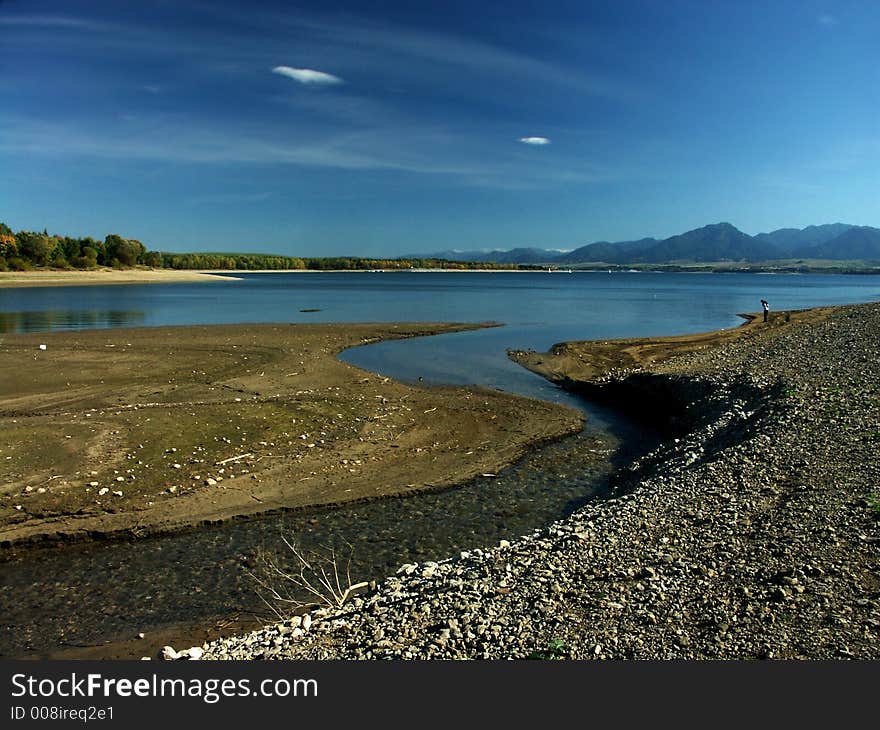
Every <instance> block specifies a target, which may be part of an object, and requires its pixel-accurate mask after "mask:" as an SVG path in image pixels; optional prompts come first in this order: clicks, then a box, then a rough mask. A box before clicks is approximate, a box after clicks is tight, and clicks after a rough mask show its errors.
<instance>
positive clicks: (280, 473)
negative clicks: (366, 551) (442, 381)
mask: <svg viewBox="0 0 880 730" xmlns="http://www.w3.org/2000/svg"><path fill="white" fill-rule="evenodd" d="M477 326H478V325H443V324H437V325H433V324H410V325H407V324H399V325H395V324H368V325H357V324H354V325H350V324H341V325H304V324H303V325H300V324H297V325H290V324H279V325H256V326H251V325H248V326H240V325H237V326H213V327H165V328H139V329H132V330H121V329H114V330H92V331H82V332H57V333H51V334H45V333H42V334H22V335H6V336H3V337H2V339H0V393H2V396H0V428H2V433H3V441H2V443H0V484H2V488H0V541H2V543H3V544H4V545H6V546H8V545H9V544H10V543H13V542H16V541H21V540H38V539H45V538H65V539H74V538H83V537H88V536H99V535H100V536H106V535H109V534H124V535H144V534H148V533H151V532H156V531H165V530H171V529H176V528H179V527H182V526H186V525H194V524H199V523H204V522H213V521H220V520H226V519H230V518H232V517H236V516H241V515H249V514H256V513H262V512H268V511H272V510H279V509H297V508H305V507H308V506H313V505H335V504H341V503H345V502H351V501H356V500H372V499H376V498H379V497H387V496H392V495H398V494H402V493H409V492H415V491H423V490H429V489H441V488H443V487H448V486H450V485H454V484H458V483H461V482H464V481H466V480H468V479H470V478H472V477H474V476H478V475H480V474H483V473H493V472H495V471H497V470H498V469H499V468H501V467H502V466H504V465H506V464H509V463H511V462H512V461H514V460H515V459H516V458H517V457H519V456H520V455H521V454H522V453H523V452H524V451H525V449H526V448H528V447H529V446H530V445H532V444H535V443H537V442H541V441H544V440H547V439H553V438H557V437H559V436H562V435H564V434H567V433H572V432H575V431H577V430H579V429H580V428H581V426H582V422H583V416H582V414H580V413H579V412H576V411H574V410H572V409H569V408H565V407H562V406H557V405H554V404H549V403H544V402H540V401H533V400H530V399H526V398H521V397H517V396H512V395H507V394H503V393H500V392H498V391H490V390H481V389H468V388H429V387H417V386H410V385H404V384H401V383H397V382H395V381H393V380H391V379H389V378H385V377H381V376H377V375H375V374H372V373H368V372H365V371H362V370H359V369H357V368H354V367H352V366H350V365H347V364H345V363H342V362H341V361H339V360H338V359H337V358H336V357H335V355H336V354H337V353H338V352H340V351H341V350H342V349H344V348H347V347H351V346H355V345H359V344H364V343H368V342H375V341H377V340H380V339H389V338H402V337H414V336H418V335H430V334H437V333H442V332H450V331H458V330H463V329H472V328H474V327H477ZM42 345H45V349H42V348H41V346H42Z"/></svg>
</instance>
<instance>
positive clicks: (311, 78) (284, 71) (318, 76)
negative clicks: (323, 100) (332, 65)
mask: <svg viewBox="0 0 880 730" xmlns="http://www.w3.org/2000/svg"><path fill="white" fill-rule="evenodd" d="M272 73H273V74H279V75H281V76H286V77H287V78H289V79H293V80H294V81H298V82H299V83H301V84H317V85H319V86H329V85H333V84H341V83H343V81H342V79H341V78H339V77H338V76H334V75H333V74H328V73H326V72H324V71H315V70H314V69H310V68H291V67H290V66H276V67H275V68H273V69H272Z"/></svg>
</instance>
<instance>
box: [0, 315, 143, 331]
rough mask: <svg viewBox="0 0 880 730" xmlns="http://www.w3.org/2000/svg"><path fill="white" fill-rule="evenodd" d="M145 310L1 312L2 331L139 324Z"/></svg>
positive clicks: (92, 327) (141, 323)
mask: <svg viewBox="0 0 880 730" xmlns="http://www.w3.org/2000/svg"><path fill="white" fill-rule="evenodd" d="M145 319H146V313H145V312H144V311H143V310H142V309H46V310H40V311H36V310H35V311H27V312H0V332H3V333H4V334H16V333H21V332H49V331H52V330H84V329H105V328H108V327H139V326H141V325H143V324H144V321H145Z"/></svg>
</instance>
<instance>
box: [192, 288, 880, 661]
mask: <svg viewBox="0 0 880 730" xmlns="http://www.w3.org/2000/svg"><path fill="white" fill-rule="evenodd" d="M808 314H809V316H803V317H798V318H795V317H792V318H791V321H790V322H789V318H788V317H787V316H785V314H784V313H779V314H774V317H775V318H776V319H774V322H772V323H771V325H775V326H768V327H764V328H762V327H760V326H757V327H752V328H751V331H749V332H748V333H747V334H746V335H745V336H742V337H737V338H733V339H728V340H724V341H722V342H721V344H720V345H718V346H716V347H706V348H703V349H699V350H696V351H689V352H686V353H685V354H683V355H678V356H673V357H671V358H670V359H666V360H664V361H662V362H659V363H654V364H651V365H650V366H648V367H641V366H639V367H637V368H636V369H634V370H633V369H629V370H618V371H614V372H611V373H606V374H605V375H603V376H600V377H599V378H596V379H595V380H594V382H593V384H592V385H591V387H593V388H596V387H599V388H606V389H608V392H611V393H615V394H618V395H624V394H626V393H628V392H629V393H631V394H635V397H636V398H643V397H644V395H645V394H646V393H650V392H652V387H653V392H657V393H661V394H662V396H661V397H662V398H663V399H665V400H663V401H655V402H651V401H648V400H643V401H642V403H643V405H644V407H645V408H646V409H653V410H654V411H657V410H659V409H660V408H661V406H662V404H663V403H664V402H665V403H666V405H667V406H669V405H671V404H673V403H677V404H678V405H679V406H681V407H679V408H678V409H677V410H676V409H673V410H672V411H670V412H672V413H674V416H675V423H674V424H670V428H671V429H672V428H674V429H675V430H674V433H677V434H678V435H677V437H673V436H670V438H669V439H668V440H667V441H666V442H664V444H663V445H662V446H661V447H660V448H659V449H658V450H656V451H655V452H653V453H652V454H650V455H648V456H647V457H645V458H643V459H642V460H641V461H640V462H639V463H637V464H634V465H632V467H631V468H630V469H628V470H625V472H623V473H621V474H620V475H619V476H618V479H617V481H616V484H615V496H613V497H612V498H610V499H608V500H605V501H602V502H598V503H596V504H593V505H589V506H587V507H585V508H582V509H580V510H579V511H577V512H576V513H575V514H573V515H572V516H571V517H569V518H567V519H565V520H562V521H560V522H557V523H554V524H553V525H550V526H548V527H547V528H546V529H543V530H540V531H538V532H536V533H534V534H531V535H527V536H524V537H522V538H521V539H520V540H517V541H514V542H513V543H511V544H507V543H502V544H501V545H500V546H497V547H492V548H488V549H485V550H474V551H471V552H470V553H462V554H461V555H459V556H455V557H452V558H449V559H446V560H442V561H440V562H437V563H423V564H419V565H404V566H402V567H401V568H400V570H399V571H398V573H397V574H396V575H395V576H393V577H391V578H389V579H387V580H386V581H385V582H384V583H382V584H381V585H380V586H378V587H377V588H375V589H374V590H372V591H369V592H367V593H364V594H361V595H359V596H358V597H356V598H355V599H354V600H352V601H350V602H349V603H347V604H346V605H345V606H344V607H343V608H341V609H338V610H335V611H333V612H323V611H320V610H319V611H317V612H314V613H313V614H312V615H311V616H309V617H308V619H305V620H304V619H302V618H299V617H298V618H295V619H292V620H290V621H287V622H285V623H279V624H275V625H271V626H267V627H265V628H263V629H261V630H259V631H256V632H254V633H251V634H248V635H246V636H241V637H233V638H228V639H223V640H219V641H216V642H213V643H211V644H206V645H205V646H204V652H203V653H202V652H201V650H199V651H196V652H194V653H195V654H199V655H202V656H203V658H206V659H226V658H231V659H250V658H260V659H270V658H278V659H307V658H309V659H314V658H318V659H329V658H347V659H379V658H419V659H421V658H432V659H439V658H488V659H502V658H526V657H529V656H532V655H535V654H536V653H537V654H538V655H539V656H544V657H548V656H566V657H570V658H574V659H642V658H644V659H649V658H651V659H689V658H706V659H710V658H711V659H757V658H779V659H782V658H804V659H829V658H862V659H868V658H878V657H880V644H878V642H877V636H878V633H880V551H878V549H880V520H878V512H877V509H876V508H875V507H873V505H874V504H876V502H874V501H873V500H875V499H877V497H878V486H877V485H878V480H880V450H878V447H880V401H878V391H880V344H878V342H880V341H878V334H880V305H878V304H870V305H862V306H852V307H839V308H833V309H823V310H813V311H812V312H811V313H808ZM571 384H572V386H575V385H576V382H575V381H571ZM654 386H656V387H654ZM670 433H673V431H670ZM304 629H305V630H304Z"/></svg>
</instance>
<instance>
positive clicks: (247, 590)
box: [0, 272, 880, 657]
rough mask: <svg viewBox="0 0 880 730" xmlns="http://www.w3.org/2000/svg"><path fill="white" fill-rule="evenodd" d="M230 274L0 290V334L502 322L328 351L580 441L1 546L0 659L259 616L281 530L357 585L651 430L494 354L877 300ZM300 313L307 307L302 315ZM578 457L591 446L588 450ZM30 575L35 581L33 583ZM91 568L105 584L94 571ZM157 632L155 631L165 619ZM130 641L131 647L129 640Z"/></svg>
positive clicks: (611, 282) (727, 280)
mask: <svg viewBox="0 0 880 730" xmlns="http://www.w3.org/2000/svg"><path fill="white" fill-rule="evenodd" d="M241 277H242V278H241V280H240V281H234V280H230V281H228V282H219V283H217V282H214V283H198V284H169V285H160V284H153V285H144V286H134V285H132V286H128V285H126V286H83V287H57V288H55V287H52V288H40V289H0V331H2V332H7V333H9V332H29V331H42V330H53V329H84V328H100V327H131V326H138V327H140V326H154V325H184V324H212V323H217V324H219V323H241V322H270V321H272V322H353V321H469V322H474V321H497V322H502V323H504V324H505V326H504V327H498V328H493V329H483V330H478V331H474V332H466V333H458V334H451V335H442V336H438V337H425V338H417V339H413V340H400V341H392V342H384V343H378V344H374V345H368V346H365V347H359V348H354V349H351V350H348V351H346V352H344V353H343V354H342V357H343V359H344V360H346V361H348V362H351V363H353V364H356V365H358V366H360V367H364V368H367V369H371V370H374V371H377V372H382V373H384V374H386V375H391V376H393V377H397V378H400V379H404V380H417V379H418V378H419V377H421V378H423V379H424V380H425V381H426V382H431V381H434V382H445V383H459V384H479V385H485V386H489V387H495V388H502V389H505V390H509V391H514V392H518V393H522V394H525V395H531V396H535V397H541V398H547V399H550V400H556V401H563V402H566V403H569V404H570V405H574V406H576V407H579V408H582V409H583V410H585V411H586V412H587V414H588V417H589V420H588V423H587V427H586V428H585V429H584V431H583V432H582V433H581V434H578V435H576V436H572V437H570V438H567V439H564V440H562V441H560V442H557V443H554V444H551V445H549V446H546V447H543V448H541V449H539V450H536V451H534V452H532V453H530V454H529V455H528V456H526V457H525V458H524V459H523V460H521V461H520V462H519V463H517V464H515V465H513V466H511V467H510V468H508V469H505V470H503V471H502V472H501V473H499V474H498V476H497V478H495V479H480V480H475V481H474V482H472V483H470V484H466V485H462V486H461V487H460V488H456V489H453V490H448V491H445V492H441V493H436V494H421V495H416V496H413V497H408V498H400V499H392V500H383V501H380V502H375V503H370V504H364V505H354V506H350V507H343V508H340V509H335V510H331V511H328V510H315V511H313V512H305V513H296V514H288V515H283V516H279V515H277V514H274V515H270V516H266V517H261V518H258V519H249V520H242V521H234V522H230V523H227V524H223V525H217V526H212V527H202V528H198V529H193V530H189V531H184V532H182V533H177V534H173V535H166V536H156V537H151V538H144V539H138V540H133V541H108V542H96V543H82V544H78V545H71V546H66V547H62V548H57V549H56V548H53V549H46V550H34V551H28V550H25V551H23V552H19V551H14V550H13V551H10V554H8V555H6V556H3V557H5V559H4V560H0V606H2V610H3V614H4V625H3V627H2V628H0V656H5V657H15V656H46V655H48V654H50V653H52V652H55V651H58V650H61V649H64V648H66V647H67V648H69V647H71V646H77V645H97V644H103V643H104V642H106V641H109V640H111V639H120V638H123V639H124V638H129V639H130V638H132V637H133V636H134V635H135V633H136V632H138V631H144V632H146V633H147V635H148V640H147V641H145V642H144V646H145V647H146V646H147V645H148V644H149V637H152V636H153V634H154V632H159V631H169V630H171V631H175V630H177V629H176V628H175V627H177V626H178V625H183V626H182V627H181V628H180V633H178V634H176V635H175V634H172V635H173V636H176V638H174V639H173V642H174V643H177V641H178V640H179V641H180V642H183V643H181V644H178V647H180V646H189V645H191V644H192V643H193V641H192V639H191V638H189V635H188V634H187V633H186V632H187V630H188V629H187V628H186V625H187V624H193V623H195V624H203V625H208V624H210V623H213V622H215V621H217V620H218V619H223V618H225V617H235V616H243V617H248V616H251V615H253V614H254V613H258V612H259V611H260V605H259V601H258V599H257V597H256V594H255V591H254V585H253V582H252V581H251V580H250V579H249V578H248V575H247V572H248V568H249V566H252V564H253V559H254V555H255V554H256V553H257V551H258V550H259V549H263V548H270V549H276V548H277V549H281V548H282V547H283V546H282V544H281V540H280V530H281V525H282V523H283V526H284V529H285V530H286V531H288V534H295V535H297V536H298V537H299V539H300V541H301V544H302V545H303V546H305V547H310V546H320V545H324V544H328V543H331V542H333V541H337V540H343V541H345V542H348V543H350V544H351V545H352V546H353V548H354V550H355V556H356V560H355V562H354V565H353V568H354V569H355V571H356V573H355V574H356V575H357V576H358V577H359V578H367V577H369V578H381V577H382V576H383V575H386V574H387V573H388V572H393V571H394V570H395V569H396V568H397V566H399V565H401V564H402V563H404V562H412V561H422V560H427V559H440V558H443V557H446V556H448V555H453V554H455V552H456V551H458V550H469V549H472V548H476V547H481V546H487V545H493V544H497V542H498V540H500V539H515V538H516V537H517V536H519V535H523V534H526V533H528V532H531V531H532V530H534V529H537V528H540V527H542V526H544V525H547V524H549V523H550V522H552V521H553V520H555V519H558V518H561V517H564V516H565V515H567V514H570V513H571V512H572V511H573V510H575V509H576V508H577V507H578V506H579V505H582V504H584V502H585V501H587V500H589V499H594V498H597V497H600V496H601V495H602V493H603V489H604V488H605V485H607V483H608V479H609V475H610V474H611V473H612V472H613V470H614V469H615V468H616V467H617V466H619V465H620V464H621V463H625V462H626V461H627V459H628V458H630V457H631V456H632V455H634V454H636V453H638V452H639V451H640V450H643V449H645V448H648V447H649V446H650V445H651V443H652V438H654V436H652V434H650V433H646V432H645V430H644V429H643V428H642V426H641V425H640V424H633V423H632V422H629V421H628V420H627V419H625V418H620V417H619V416H617V415H616V414H614V413H613V412H609V411H607V410H604V409H601V408H598V407H596V406H594V405H591V404H589V403H586V402H584V401H582V400H580V399H579V398H577V397H575V396H572V395H569V394H567V393H565V392H564V391H561V390H560V389H558V388H556V387H555V386H553V385H551V384H550V383H548V382H547V381H545V380H544V379H543V378H540V377H538V376H536V375H533V374H532V373H530V372H528V371H526V370H524V369H523V368H520V367H519V366H517V365H515V364H514V363H512V362H511V361H509V360H508V358H507V357H506V350H507V349H508V348H513V349H528V348H533V349H536V350H545V349H547V348H548V347H549V346H550V345H552V344H553V343H555V342H560V341H563V340H572V339H595V338H611V337H631V336H647V335H664V334H680V333H684V332H694V331H701V330H708V329H717V328H721V327H735V326H737V324H738V323H739V322H741V321H742V320H741V319H739V318H738V317H737V316H736V315H737V313H738V312H755V311H758V310H760V300H761V299H767V300H768V301H769V302H770V304H771V307H772V308H773V309H774V310H779V309H798V308H805V307H813V306H819V305H828V304H843V303H856V302H864V301H871V300H878V299H880V278H876V277H872V276H848V277H847V276H808V275H804V276H799V275H787V276H782V275H756V274H636V273H632V274H630V273H614V274H607V273H572V274H566V273H552V274H551V273H547V272H535V273H501V272H498V273H406V272H401V273H366V272H364V273H361V272H358V273H326V274H324V273H321V274H317V273H315V274H311V273H309V274H286V273H278V274H242V275H241ZM304 309H317V310H320V311H317V312H303V311H301V310H304ZM596 454H605V455H607V456H605V457H604V458H602V459H597V458H596ZM46 576H51V579H49V580H47V579H46ZM108 577H109V579H108ZM169 627H170V628H169ZM144 650H146V649H144Z"/></svg>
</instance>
